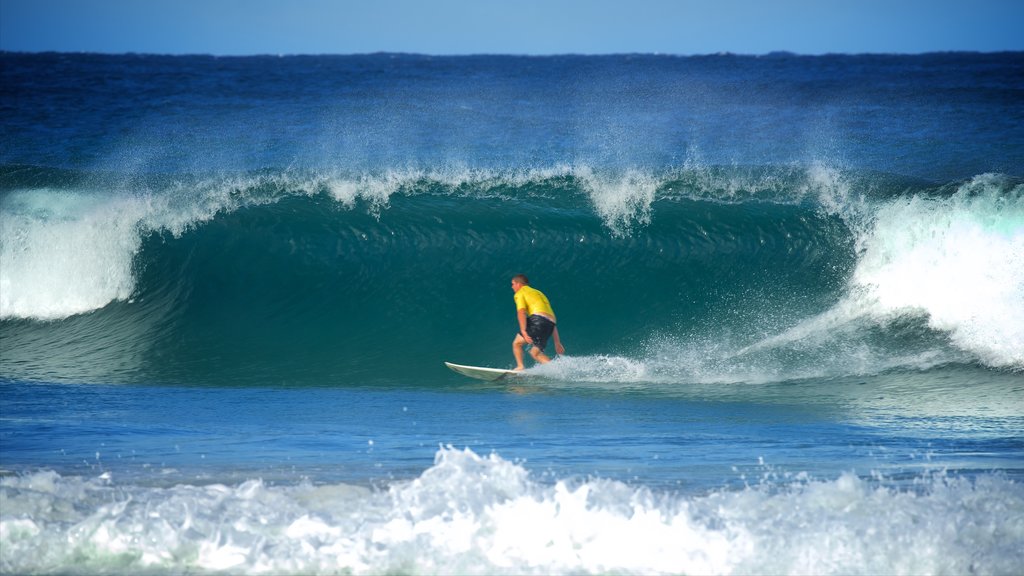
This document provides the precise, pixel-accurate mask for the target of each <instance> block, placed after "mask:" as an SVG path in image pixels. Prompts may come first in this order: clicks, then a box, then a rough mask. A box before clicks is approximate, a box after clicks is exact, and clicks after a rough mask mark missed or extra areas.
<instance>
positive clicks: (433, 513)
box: [0, 53, 1024, 574]
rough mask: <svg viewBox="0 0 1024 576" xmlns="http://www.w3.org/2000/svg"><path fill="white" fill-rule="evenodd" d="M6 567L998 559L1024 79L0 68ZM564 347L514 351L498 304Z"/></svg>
mask: <svg viewBox="0 0 1024 576" xmlns="http://www.w3.org/2000/svg"><path fill="white" fill-rule="evenodd" d="M0 130H2V138H0V572H2V573H4V574H26V573H61V574H97V573H101V574H182V573H188V574H381V573H396V574H438V573H440V574H456V573H457V574H550V573H565V574H569V573H571V574H607V573H613V574H655V573H670V574H965V573H971V574H1015V573H1019V572H1020V571H1021V570H1024V55H1022V54H1021V53H1005V54H961V53H950V54H930V55H917V56H871V55H856V56H851V55H830V56H818V57H805V56H795V55H791V54H771V55H767V56H761V57H754V56H736V55H728V54H724V55H715V56H692V57H672V56H641V55H633V56H630V55H624V56H601V57H583V56H559V57H528V58H527V57H509V56H479V57H426V56H416V55H395V54H375V55H361V56H294V57H269V56H268V57H244V58H215V57H205V56H176V57H169V56H168V57H165V56H146V55H122V56H105V55H90V54H15V53H0ZM519 272H524V273H526V274H528V275H529V276H530V277H531V280H532V283H533V285H534V286H536V287H538V288H540V289H541V290H543V291H544V292H545V293H546V294H547V295H548V296H549V297H550V299H551V301H552V304H553V305H554V308H555V311H556V312H557V314H558V318H559V332H560V333H561V336H562V339H563V342H564V343H565V345H566V348H567V354H566V355H565V356H563V357H559V358H557V359H556V360H555V361H554V362H552V363H551V364H547V365H543V366H538V367H533V368H531V369H530V370H528V372H527V376H526V377H524V378H518V379H515V380H513V381H499V382H496V383H485V382H479V381H474V380H470V379H467V378H464V377H462V376H459V375H457V374H455V373H452V372H450V371H448V370H447V369H446V368H445V367H444V365H443V361H446V360H447V361H454V362H459V363H468V364H476V365H485V366H496V367H510V366H512V365H513V359H512V356H511V346H510V345H511V341H512V338H513V336H514V334H515V330H516V323H515V310H514V306H513V302H512V292H511V289H510V288H509V279H510V278H511V276H512V275H513V274H515V273H519Z"/></svg>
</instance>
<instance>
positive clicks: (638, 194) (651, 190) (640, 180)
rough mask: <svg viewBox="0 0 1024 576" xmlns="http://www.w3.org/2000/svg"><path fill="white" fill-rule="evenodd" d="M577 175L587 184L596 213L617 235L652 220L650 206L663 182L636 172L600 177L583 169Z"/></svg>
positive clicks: (629, 171)
mask: <svg viewBox="0 0 1024 576" xmlns="http://www.w3.org/2000/svg"><path fill="white" fill-rule="evenodd" d="M575 175H576V176H577V177H578V178H580V180H581V181H582V182H583V183H584V188H585V189H586V191H587V194H588V195H589V196H590V201H591V202H592V203H593V205H594V209H595V210H596V211H597V214H598V215H599V216H600V217H601V220H603V221H604V224H605V226H607V227H608V229H609V230H611V231H612V233H613V234H616V235H625V234H627V233H628V232H629V231H630V230H631V229H632V228H633V226H635V225H646V224H649V223H650V221H651V203H652V202H654V199H655V192H656V191H657V190H658V187H659V186H660V185H661V184H662V181H661V180H660V179H659V178H657V177H655V176H652V175H651V174H648V173H644V172H641V171H639V170H636V169H631V170H626V171H625V172H624V173H622V174H618V175H598V174H597V173H595V172H594V171H593V170H590V169H587V168H582V169H579V170H577V171H576V173H575Z"/></svg>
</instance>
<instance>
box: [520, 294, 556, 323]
mask: <svg viewBox="0 0 1024 576" xmlns="http://www.w3.org/2000/svg"><path fill="white" fill-rule="evenodd" d="M513 298H514V299H515V301H516V310H517V311H518V310H522V309H524V308H525V309H526V315H527V316H529V315H531V314H540V315H542V316H547V317H549V318H550V319H551V321H552V322H556V320H555V311H554V310H552V309H551V303H550V302H548V297H547V296H545V295H544V293H543V292H541V291H540V290H537V289H535V288H530V287H529V286H523V287H522V288H520V289H519V290H518V291H517V292H516V293H515V294H514V295H513Z"/></svg>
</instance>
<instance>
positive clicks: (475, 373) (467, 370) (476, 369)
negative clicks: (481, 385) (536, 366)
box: [444, 362, 522, 381]
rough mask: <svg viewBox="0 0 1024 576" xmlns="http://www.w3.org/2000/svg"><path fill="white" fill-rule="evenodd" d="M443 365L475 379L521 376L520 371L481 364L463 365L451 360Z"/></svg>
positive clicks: (488, 379)
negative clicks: (485, 366) (487, 366)
mask: <svg viewBox="0 0 1024 576" xmlns="http://www.w3.org/2000/svg"><path fill="white" fill-rule="evenodd" d="M444 365H445V366H447V367H449V368H451V369H452V370H454V371H455V372H458V373H459V374H462V375H463V376H469V377H470V378H476V379H477V380H487V381H494V380H501V379H502V378H504V377H506V376H521V375H522V373H521V372H514V371H512V370H505V369H502V368H484V367H482V366H464V365H462V364H452V363H451V362H445V363H444Z"/></svg>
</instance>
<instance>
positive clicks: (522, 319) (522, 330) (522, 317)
mask: <svg viewBox="0 0 1024 576" xmlns="http://www.w3.org/2000/svg"><path fill="white" fill-rule="evenodd" d="M516 315H518V316H519V334H520V335H521V336H522V337H523V339H524V340H526V343H527V344H533V338H530V335H529V334H527V333H526V308H520V309H518V310H516Z"/></svg>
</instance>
